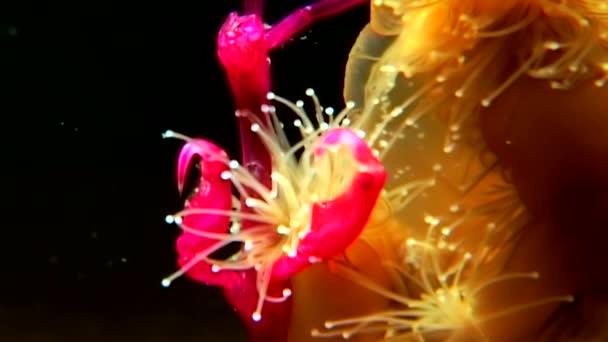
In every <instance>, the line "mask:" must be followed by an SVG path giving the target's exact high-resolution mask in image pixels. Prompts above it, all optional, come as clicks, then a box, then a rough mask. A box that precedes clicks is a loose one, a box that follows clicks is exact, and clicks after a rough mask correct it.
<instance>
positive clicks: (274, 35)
mask: <svg viewBox="0 0 608 342" xmlns="http://www.w3.org/2000/svg"><path fill="white" fill-rule="evenodd" d="M363 3H369V0H321V1H319V2H316V3H314V4H312V5H309V6H306V7H304V8H301V9H299V10H296V11H295V12H293V13H292V14H290V15H289V16H288V17H287V18H285V19H283V20H281V22H279V23H278V24H276V25H274V26H273V27H272V28H271V29H270V30H268V31H267V32H266V39H265V40H266V48H267V49H268V50H272V49H274V48H275V47H277V46H280V45H283V44H284V43H285V42H286V41H288V40H289V39H291V38H293V37H294V36H295V35H296V34H298V33H300V32H302V31H303V30H305V29H306V28H307V27H308V26H310V25H311V24H312V23H313V22H315V21H318V20H321V19H324V18H326V17H329V16H333V15H336V14H340V13H342V12H344V11H347V10H349V9H351V8H352V7H355V6H357V5H361V4H363Z"/></svg>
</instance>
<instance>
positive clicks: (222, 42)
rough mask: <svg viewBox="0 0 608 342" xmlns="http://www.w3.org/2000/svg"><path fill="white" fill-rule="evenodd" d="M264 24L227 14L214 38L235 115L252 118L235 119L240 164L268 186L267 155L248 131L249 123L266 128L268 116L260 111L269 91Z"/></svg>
mask: <svg viewBox="0 0 608 342" xmlns="http://www.w3.org/2000/svg"><path fill="white" fill-rule="evenodd" d="M264 32H265V28H264V24H263V23H262V21H261V19H260V18H259V17H258V16H256V15H253V14H252V15H245V16H240V17H239V16H238V15H237V14H236V13H231V14H230V15H229V16H228V19H226V21H225V23H224V25H222V28H221V29H220V33H219V35H218V51H217V54H218V57H219V59H220V61H221V62H222V64H223V65H224V68H225V69H226V73H227V74H228V81H229V82H230V88H231V89H232V94H233V95H234V100H235V102H236V107H237V113H241V115H245V113H247V114H246V115H253V116H254V118H253V119H252V118H244V117H241V118H239V130H240V132H241V154H242V164H243V165H244V166H245V167H246V168H247V169H248V170H249V171H250V172H251V173H252V174H253V175H254V176H255V177H256V178H257V179H258V181H259V182H260V183H262V184H264V185H266V186H268V187H270V172H271V169H270V168H271V166H270V156H269V155H268V153H267V151H266V149H265V148H264V144H263V143H262V142H261V140H260V138H259V137H258V136H257V134H255V133H254V132H252V131H251V123H252V121H253V122H260V123H261V124H262V125H263V126H268V124H269V119H268V115H267V114H266V113H264V112H262V110H261V108H262V104H266V103H267V100H266V94H268V92H269V91H270V70H269V59H268V55H267V49H266V45H265V43H264Z"/></svg>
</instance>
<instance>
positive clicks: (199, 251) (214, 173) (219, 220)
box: [176, 139, 239, 286]
mask: <svg viewBox="0 0 608 342" xmlns="http://www.w3.org/2000/svg"><path fill="white" fill-rule="evenodd" d="M196 157H199V158H200V170H201V176H200V179H199V184H198V186H197V187H196V189H195V191H194V194H193V195H192V196H191V197H190V198H189V199H188V200H186V203H185V205H184V211H185V212H188V211H194V210H196V209H198V208H205V209H206V210H218V211H219V210H225V211H228V210H230V209H231V207H232V190H231V184H230V181H226V180H224V179H222V178H221V175H222V172H224V171H227V170H228V166H227V165H226V160H228V156H227V155H226V153H225V152H224V151H223V150H222V149H221V148H219V147H217V146H216V145H214V144H212V143H210V142H208V141H206V140H203V139H193V143H188V144H186V145H184V147H183V148H182V150H181V152H180V155H179V159H178V166H177V188H178V189H179V192H180V193H182V192H183V189H184V183H185V179H186V176H187V172H188V170H189V168H190V166H191V164H192V162H193V159H194V158H196ZM182 221H183V222H182V226H183V227H187V228H188V229H190V230H189V231H188V230H185V231H184V232H183V233H182V235H181V236H180V237H179V238H178V239H177V243H176V247H177V252H178V254H179V259H178V263H179V265H180V267H181V268H182V269H183V270H184V272H186V274H187V275H188V276H189V277H191V278H193V279H195V280H197V281H200V282H202V283H205V284H208V285H214V286H225V285H226V284H232V286H236V285H237V283H238V282H239V281H238V276H237V274H236V273H235V272H231V271H227V270H222V271H219V272H214V270H213V269H212V265H211V264H210V263H207V262H203V258H206V257H208V256H209V254H210V253H211V252H213V251H214V250H216V249H217V246H218V244H219V243H220V242H218V240H214V239H210V238H208V237H205V236H201V235H197V233H200V234H205V233H217V234H225V233H226V232H227V230H228V228H229V226H230V217H229V216H227V215H214V214H209V213H199V214H197V213H191V214H188V215H184V216H183V219H182Z"/></svg>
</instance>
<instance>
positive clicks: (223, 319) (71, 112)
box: [0, 0, 368, 342]
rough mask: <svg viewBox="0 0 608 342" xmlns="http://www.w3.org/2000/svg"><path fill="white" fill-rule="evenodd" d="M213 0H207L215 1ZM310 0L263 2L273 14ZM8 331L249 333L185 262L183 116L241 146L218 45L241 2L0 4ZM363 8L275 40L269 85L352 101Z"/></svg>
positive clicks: (232, 150) (200, 132)
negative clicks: (169, 136) (187, 274)
mask: <svg viewBox="0 0 608 342" xmlns="http://www.w3.org/2000/svg"><path fill="white" fill-rule="evenodd" d="M207 3H208V5H206V4H207ZM303 4H306V1H293V0H289V1H286V0H274V1H267V2H266V3H265V8H264V13H265V21H266V22H269V23H275V22H276V21H277V20H278V19H279V18H282V17H284V16H285V15H286V14H288V13H289V12H290V11H292V10H294V9H296V8H297V7H298V6H302V5H303ZM0 7H1V8H0V16H1V17H0V18H1V20H2V26H1V27H0V28H1V29H2V30H3V31H2V32H1V44H2V47H1V51H0V65H1V67H0V80H1V82H0V84H2V89H1V94H2V95H0V99H1V104H0V108H1V109H0V110H1V111H0V118H1V119H2V121H1V122H2V123H1V124H0V127H1V128H2V133H1V134H0V139H1V141H0V143H1V145H0V146H2V151H1V152H2V154H1V158H2V159H1V162H0V176H1V178H0V180H1V182H2V198H3V201H2V208H3V209H4V210H3V212H4V213H3V215H2V221H0V229H1V230H2V231H1V235H0V244H1V245H0V262H1V264H0V341H7V342H12V341H28V342H29V341H45V342H46V341H180V342H182V341H184V342H185V341H228V340H241V341H242V340H245V335H244V333H243V331H242V328H241V326H240V323H239V322H238V319H237V318H236V316H235V315H234V314H233V313H232V310H231V309H230V308H229V307H227V306H226V305H225V304H224V302H223V298H222V295H221V291H220V290H219V289H216V288H209V287H206V286H204V285H202V284H198V283H195V282H192V281H190V280H188V279H186V278H182V279H179V280H178V281H176V282H175V283H174V284H173V285H172V286H171V287H170V288H168V289H165V288H162V287H161V286H160V281H161V279H162V278H163V277H165V276H167V275H169V274H171V273H172V272H174V271H175V270H176V267H177V266H176V261H175V258H176V253H175V249H174V241H175V239H176V237H177V235H178V234H179V231H178V229H177V228H176V227H175V226H172V225H168V224H165V223H164V217H165V215H167V214H168V213H171V212H173V211H176V210H178V209H179V208H180V199H179V197H178V194H177V190H176V186H175V164H176V158H177V154H178V152H179V148H180V146H181V143H180V142H179V141H176V140H163V139H161V133H162V132H164V131H165V130H167V129H172V130H175V131H178V132H181V133H184V134H187V135H191V136H200V137H205V138H208V139H210V140H212V141H214V142H215V143H216V144H218V145H220V146H223V147H224V148H225V149H226V150H227V151H228V152H229V154H231V155H232V156H234V157H236V156H238V141H237V140H236V137H237V131H236V125H235V122H234V119H233V114H232V113H233V111H234V109H235V108H234V107H233V102H232V100H231V95H230V91H229V88H228V86H227V82H226V81H225V77H224V74H223V70H222V69H221V67H220V65H219V62H218V60H217V58H216V55H215V40H216V34H217V31H218V29H219V27H220V25H221V24H222V22H223V20H224V19H225V18H226V16H227V15H228V13H229V12H230V11H233V10H240V9H241V8H242V4H241V1H237V0H224V1H209V2H207V1H194V2H188V3H176V2H165V3H155V2H148V3H145V4H141V5H136V4H128V5H127V2H124V3H122V4H112V3H109V2H104V1H82V2H81V4H67V3H53V4H46V5H34V4H28V3H25V2H17V1H13V2H11V1H7V2H3V5H1V6H0ZM367 16H368V10H367V8H365V6H364V7H363V8H359V9H357V10H355V11H352V12H350V13H348V14H347V15H343V16H340V17H336V18H333V19H329V20H326V21H324V22H321V23H318V24H315V25H314V26H313V27H312V29H311V30H309V31H307V32H305V33H304V34H303V35H301V36H300V37H297V38H296V39H294V40H293V41H291V42H290V43H288V44H287V45H286V46H285V47H284V48H282V49H279V50H277V51H275V52H273V53H272V55H271V57H272V70H273V82H274V86H273V90H274V91H275V92H277V93H278V94H280V95H283V96H285V97H288V98H290V99H293V100H295V99H298V98H302V97H303V96H304V90H305V89H306V88H308V87H313V88H315V90H316V91H317V93H318V94H319V96H320V98H321V101H322V103H324V104H325V105H331V106H335V107H341V106H342V101H341V92H342V86H343V84H342V82H343V75H344V66H345V62H346V59H347V55H348V52H349V49H350V46H352V44H353V42H354V40H355V38H356V36H357V34H358V32H359V30H360V29H361V28H362V27H363V25H364V23H365V21H366V18H367Z"/></svg>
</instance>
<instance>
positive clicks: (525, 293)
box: [294, 0, 608, 341]
mask: <svg viewBox="0 0 608 342" xmlns="http://www.w3.org/2000/svg"><path fill="white" fill-rule="evenodd" d="M607 82H608V2H606V1H590V0H589V1H584V0H581V1H553V0H528V1H522V0H520V1H516V0H509V1H498V0H497V1H493V0H479V1H456V0H452V1H450V0H443V1H433V0H428V1H405V0H402V1H395V0H378V1H372V11H371V22H370V24H369V25H368V26H366V27H365V28H364V29H363V30H362V31H361V33H360V36H359V38H358V39H357V42H356V43H355V46H354V47H353V49H352V51H351V54H350V58H349V61H348V64H347V67H346V75H345V88H344V96H345V99H346V100H347V101H354V102H355V104H356V105H357V109H358V113H357V115H356V116H354V117H353V125H354V126H355V127H356V128H358V129H361V130H362V131H364V132H365V133H366V138H367V139H368V142H369V143H370V144H371V145H372V147H373V148H375V149H376V150H377V151H378V153H379V155H380V157H381V160H382V162H383V163H384V165H385V167H386V169H387V171H388V175H389V178H388V180H387V186H386V194H385V196H384V200H383V201H382V202H381V203H380V204H379V205H378V208H377V210H376V212H375V215H374V217H373V218H372V219H371V220H370V222H369V223H368V228H367V229H366V231H365V232H364V235H363V237H362V240H363V241H365V243H366V244H368V245H369V246H371V248H373V249H374V250H375V253H376V261H377V263H378V265H384V264H386V263H387V262H390V263H396V264H399V265H401V266H403V269H405V271H406V272H409V273H415V272H413V269H414V268H415V267H413V266H412V265H415V263H416V261H415V260H416V255H415V254H416V253H415V251H414V250H408V249H407V248H404V246H406V247H407V241H408V239H415V240H417V241H427V240H428V239H427V240H425V238H426V237H427V235H428V232H429V229H430V228H429V227H430V226H433V227H434V229H436V230H437V231H438V232H440V234H441V236H442V237H441V239H442V240H441V241H439V242H441V243H442V244H440V243H438V240H434V241H433V243H434V248H437V249H440V247H439V245H441V246H443V247H442V248H445V249H446V251H447V252H446V253H445V254H442V255H443V256H441V257H440V259H439V262H440V263H441V264H442V265H444V266H445V267H450V265H452V264H457V263H458V261H459V260H461V259H460V258H461V256H462V255H463V254H464V253H471V254H472V259H471V261H470V263H468V264H467V266H466V268H465V269H464V270H463V272H462V279H461V280H460V282H461V283H462V284H463V288H464V287H467V286H468V287H474V286H475V285H476V284H477V285H478V284H480V283H484V282H489V281H492V279H498V278H497V277H500V276H501V275H505V274H509V273H517V272H530V271H535V272H538V274H539V275H540V278H539V279H538V280H529V279H528V280H526V279H519V280H513V281H505V282H500V283H497V284H496V285H495V286H488V287H487V289H485V290H484V291H483V292H480V293H479V296H478V297H477V298H474V299H473V301H472V302H471V305H473V308H474V316H475V317H477V318H480V317H491V316H492V314H499V313H502V314H504V313H505V312H507V311H508V310H509V309H510V308H513V307H514V306H515V307H517V305H521V306H522V307H521V309H518V310H515V311H514V312H516V313H515V314H511V315H508V314H504V315H501V316H500V317H498V318H496V319H492V320H487V321H484V320H482V319H478V320H477V321H476V320H475V319H472V320H470V323H471V324H470V325H463V326H462V327H460V328H459V329H454V331H451V332H450V334H449V335H448V337H449V339H448V340H450V341H472V340H480V341H483V340H490V341H524V340H530V339H533V340H541V337H542V338H545V339H546V340H557V337H556V336H559V334H558V335H552V336H549V337H548V336H546V335H542V333H541V334H540V335H535V334H539V329H541V328H543V324H544V323H546V320H547V319H548V318H549V317H550V315H551V314H552V313H553V312H554V311H555V310H556V308H557V307H558V306H559V305H561V302H563V300H554V301H551V300H548V301H547V302H546V303H541V302H542V300H543V298H549V299H550V298H555V296H560V295H565V294H570V293H573V292H575V291H579V290H580V288H581V287H592V286H594V285H595V286H596V287H597V286H600V287H602V286H604V287H603V288H606V286H608V276H606V275H605V273H606V272H603V271H601V270H599V269H598V268H595V267H590V266H586V267H581V265H590V264H593V263H594V262H600V263H602V262H604V261H606V255H605V254H606V253H603V252H601V250H602V248H601V243H600V242H598V241H604V239H603V238H600V239H595V238H594V237H596V238H597V237H605V236H606V235H607V233H605V232H603V231H598V229H597V228H592V226H593V225H601V223H600V222H602V221H601V217H602V215H601V212H602V210H601V209H599V208H606V207H605V206H604V205H605V204H607V203H608V202H606V201H605V200H603V199H601V198H600V196H599V195H596V194H594V195H593V196H591V197H589V198H585V199H582V200H581V199H576V198H574V199H573V198H568V197H566V196H563V195H561V193H560V190H556V189H559V188H560V187H563V186H564V184H565V183H564V182H565V181H567V183H568V186H572V187H576V186H577V182H578V181H580V180H581V179H584V178H585V177H586V178H588V179H590V182H591V183H592V184H595V185H597V186H599V188H601V189H608V186H607V185H608V182H607V181H606V178H607V177H606V176H603V175H604V174H608V162H605V161H604V160H608V158H607V157H606V156H608V139H607V138H605V137H604V135H605V134H599V135H598V134H596V135H593V134H592V133H590V132H594V130H596V131H603V132H605V131H606V130H608V120H606V119H605V118H606V117H607V115H608V100H606V99H607V98H608V90H607V89H608V87H604V85H605V83H607ZM594 118H595V119H594ZM577 119H578V121H577ZM570 120H571V121H570ZM570 122H572V123H573V124H572V125H569V123H570ZM594 125H595V127H594ZM568 146H570V147H571V148H573V149H574V150H573V151H575V152H571V151H570V152H568ZM576 151H579V152H576ZM566 152H567V153H566ZM564 156H566V157H564ZM574 156H576V158H574ZM568 158H570V159H568ZM573 158H574V159H573ZM586 158H591V159H590V160H589V159H586ZM570 161H572V163H570V164H567V165H566V166H564V163H569V162H570ZM544 167H546V168H544ZM556 170H566V171H567V172H565V171H564V172H563V173H562V172H559V171H556ZM564 174H565V175H566V176H564ZM412 182H421V186H419V187H414V188H411V187H407V186H405V185H407V184H412ZM412 191H414V192H416V196H414V197H412V196H411V195H412ZM559 196H562V197H559ZM556 198H557V199H556ZM569 201H574V202H573V203H570V202H569ZM577 201H578V202H582V203H584V205H578V204H577V203H576V202H577ZM564 208H567V209H570V210H571V211H572V213H571V215H570V216H574V217H580V219H578V220H577V219H571V220H570V221H568V224H569V225H570V226H567V227H565V226H564V224H563V222H562V221H560V219H559V217H558V218H556V216H555V212H556V211H560V210H563V209H564ZM577 215H578V216H577ZM577 223H584V225H585V227H587V228H585V229H583V228H580V227H579V228H577V232H578V234H575V233H574V232H573V229H574V228H572V227H573V226H576V225H577ZM442 241H443V242H442ZM452 252H453V253H452ZM372 257H373V256H370V258H372ZM598 258H601V259H600V260H598ZM368 261H369V260H368ZM384 269H385V271H386V274H387V275H386V274H385V275H378V274H367V276H368V280H369V279H372V280H376V282H377V283H378V284H380V286H383V287H384V288H386V289H387V290H388V291H391V292H392V293H397V294H400V295H402V296H404V297H420V293H416V290H412V289H413V288H415V286H412V284H411V281H408V280H404V279H403V278H401V279H400V277H399V275H398V274H396V273H398V272H394V269H391V268H390V267H389V268H388V269H387V268H384ZM363 273H364V274H365V272H363ZM387 276H388V277H389V278H391V279H393V280H392V281H391V282H390V283H387V280H386V279H387V278H386V277H387ZM299 281H301V280H298V279H296V280H295V283H296V284H297V283H298V282H299ZM296 286H297V285H296ZM345 286H346V285H345ZM323 291H324V290H323V289H320V290H319V292H321V293H323ZM328 293H331V294H332V295H334V296H336V297H338V298H340V297H341V294H340V293H339V292H338V291H333V290H328ZM324 296H327V293H325V294H324ZM336 301H338V302H339V301H340V299H336ZM531 303H532V304H533V303H536V304H533V305H532V304H531ZM308 304H309V305H319V306H321V307H323V302H316V301H314V300H311V301H310V302H309V303H308ZM526 304H531V305H530V306H529V307H525V305H526ZM387 308H392V306H387ZM385 309H386V308H385ZM377 310H379V309H376V311H377ZM356 311H357V312H354V311H353V312H352V313H351V316H352V315H357V314H361V311H360V310H356ZM373 312H374V310H373V309H370V310H369V313H370V314H373ZM334 316H335V315H332V316H331V317H329V316H328V317H327V318H326V319H330V320H332V319H338V317H334ZM343 318H348V317H347V315H346V316H345V317H343ZM317 320H318V319H317ZM560 327H561V326H560ZM544 328H547V327H546V326H545V327H544ZM560 329H561V328H560ZM558 330H559V329H558ZM480 331H481V333H480ZM601 333H602V332H595V334H596V335H593V336H592V337H594V338H599V337H598V336H600V335H601ZM294 334H295V333H294ZM532 336H535V337H532ZM601 336H604V335H601ZM359 338H363V340H370V341H374V340H377V338H378V337H377V336H375V337H369V338H368V339H365V338H364V337H359ZM586 338H590V337H589V336H587V337H586ZM299 340H303V339H299ZM311 340H312V339H311ZM336 340H339V338H336ZM403 340H409V339H403ZM582 340H585V339H582ZM582 340H581V341H582Z"/></svg>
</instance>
